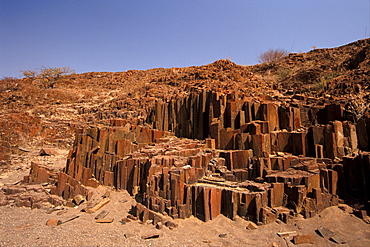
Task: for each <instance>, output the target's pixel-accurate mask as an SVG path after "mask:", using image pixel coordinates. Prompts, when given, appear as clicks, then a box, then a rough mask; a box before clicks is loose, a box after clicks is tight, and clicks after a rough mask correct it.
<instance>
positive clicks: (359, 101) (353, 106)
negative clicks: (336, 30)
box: [347, 89, 370, 121]
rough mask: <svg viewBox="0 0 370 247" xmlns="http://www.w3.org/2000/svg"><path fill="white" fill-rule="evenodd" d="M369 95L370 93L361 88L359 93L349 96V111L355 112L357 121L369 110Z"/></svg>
mask: <svg viewBox="0 0 370 247" xmlns="http://www.w3.org/2000/svg"><path fill="white" fill-rule="evenodd" d="M367 97H369V95H368V94H366V93H365V90H361V89H360V90H359V92H358V93H357V94H355V95H350V96H349V103H348V106H347V111H349V112H350V113H352V114H353V116H354V117H355V119H356V121H358V120H360V119H361V118H362V117H363V116H364V115H365V114H366V113H367V112H368V111H369V108H370V102H369V100H368V99H367Z"/></svg>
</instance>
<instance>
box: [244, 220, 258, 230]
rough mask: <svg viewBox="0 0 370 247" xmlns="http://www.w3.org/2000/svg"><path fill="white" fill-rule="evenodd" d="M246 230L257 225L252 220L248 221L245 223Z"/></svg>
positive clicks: (254, 228)
mask: <svg viewBox="0 0 370 247" xmlns="http://www.w3.org/2000/svg"><path fill="white" fill-rule="evenodd" d="M246 228H247V229H248V230H256V229H257V228H258V226H257V225H256V224H255V223H254V222H252V221H249V222H248V225H247V227H246Z"/></svg>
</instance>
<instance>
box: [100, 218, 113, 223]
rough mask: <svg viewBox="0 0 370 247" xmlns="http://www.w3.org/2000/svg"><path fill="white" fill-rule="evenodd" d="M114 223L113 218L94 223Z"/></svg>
mask: <svg viewBox="0 0 370 247" xmlns="http://www.w3.org/2000/svg"><path fill="white" fill-rule="evenodd" d="M113 221H114V219H113V218H101V219H97V220H96V221H95V222H96V223H112V222H113Z"/></svg>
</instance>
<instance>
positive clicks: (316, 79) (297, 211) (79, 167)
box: [0, 39, 370, 246]
mask: <svg viewBox="0 0 370 247" xmlns="http://www.w3.org/2000/svg"><path fill="white" fill-rule="evenodd" d="M369 70H370V39H366V40H359V41H357V42H354V43H351V44H348V45H344V46H342V47H338V48H332V49H314V50H312V51H310V52H308V53H302V54H289V55H287V56H285V57H283V58H282V59H280V60H277V61H274V62H268V63H263V64H258V65H254V66H242V65H237V64H235V63H233V62H231V61H229V60H218V61H215V62H214V63H211V64H209V65H204V66H194V67H187V68H170V69H163V68H157V69H150V70H146V71H126V72H116V73H111V72H90V73H84V74H70V75H65V76H62V77H60V78H52V80H55V81H53V85H52V87H51V86H50V83H49V79H50V78H49V79H48V80H47V81H45V80H43V79H42V78H39V77H33V78H23V79H16V78H4V79H3V80H1V81H0V102H1V103H0V104H1V105H2V107H1V108H0V215H1V216H0V229H1V231H0V246H149V245H151V246H294V245H295V244H297V245H299V246H337V245H341V246H370V224H369V223H370V220H369V218H368V216H367V215H369V214H370V211H369V209H370V208H369V198H370V194H369V192H368V191H369V183H370V179H369V176H370V170H367V169H369V168H370V161H369V158H368V157H369V151H370V146H369V140H370V139H369V138H370V121H369V119H370V112H369V105H370V88H369V86H370V71H369ZM212 97H213V98H212ZM239 102H243V104H244V105H243V106H239ZM244 102H252V104H254V105H252V106H248V107H250V108H249V109H251V110H250V111H251V112H252V113H253V114H252V115H253V117H252V116H248V114H247V105H248V104H247V103H244ZM256 102H257V103H256ZM216 103H217V104H219V105H217V104H216ZM257 105H258V107H259V108H258V109H257ZM272 105H274V106H272ZM217 107H219V108H217ZM167 109H168V110H167ZM198 109H203V110H198ZM207 109H211V110H207ZM286 109H287V110H286ZM294 109H298V110H294ZM218 110H219V113H218ZM285 110H286V111H285ZM297 111H298V113H297ZM320 111H321V112H320ZM234 113H235V114H234ZM241 113H243V115H242V114H241ZM244 113H245V115H244ZM275 113H276V114H275ZM294 114H296V115H294ZM297 114H298V115H299V117H297ZM315 114H316V115H315ZM285 116H286V117H285ZM248 117H250V121H247V118H248ZM290 119H291V120H290ZM297 119H298V120H297ZM184 126H185V127H184ZM274 126H275V127H274ZM320 128H322V129H320ZM305 131H306V132H305ZM320 131H321V132H320ZM133 133H134V134H133ZM148 133H149V134H148ZM230 133H231V134H230ZM302 133H303V134H302ZM310 133H313V134H312V137H311V134H310ZM328 133H329V134H328ZM290 134H291V135H292V137H290ZM306 134H307V137H306ZM288 135H289V136H288ZM117 136H118V137H117ZM175 136H176V137H175ZM275 136H276V139H274V138H275ZM301 136H302V137H301ZM257 137H258V138H260V137H261V138H262V141H261V140H260V139H258V138H257ZM104 138H106V139H104ZM187 138H189V139H187ZM228 138H229V139H230V141H225V140H226V139H227V140H229V139H228ZM243 138H244V139H243ZM265 138H267V139H265ZM284 138H286V140H285V141H286V143H285V141H284ZM289 138H291V139H289ZM299 138H302V139H299ZM298 139H299V141H297V140H298ZM329 139H330V141H329ZM266 140H268V141H266ZM273 140H274V141H275V142H273ZM279 140H280V141H279ZM282 140H283V141H284V143H285V144H282V143H281V142H283V141H282ZM301 140H302V142H301ZM289 143H290V144H289ZM292 143H294V144H292ZM297 143H299V145H298V144H297ZM302 143H303V144H302ZM310 143H312V147H311V146H310ZM194 150H196V152H195V151H194ZM248 150H249V151H248ZM242 151H245V153H244V152H243V153H242ZM247 151H248V152H247ZM234 153H235V155H236V156H233V155H234ZM240 153H242V155H241V156H238V155H239V154H240ZM230 157H233V158H230ZM307 157H308V159H306V158H307ZM142 159H147V160H148V161H146V162H147V163H145V164H150V167H151V168H153V169H154V170H153V172H151V171H152V170H149V168H148V170H145V169H146V168H145V165H144V166H142V164H141V163H140V164H139V163H138V164H136V163H135V167H136V165H137V166H138V167H139V168H138V169H139V172H138V173H139V175H137V177H138V178H137V179H138V181H136V180H135V178H136V177H135V176H136V175H135V174H136V172H137V170H135V169H133V170H132V174H134V175H131V176H133V177H128V178H127V181H126V180H125V178H124V177H123V175H122V174H124V172H123V171H126V170H120V169H129V162H130V160H133V162H136V161H137V160H142ZM159 160H160V161H159ZM286 160H289V162H290V160H296V161H292V162H291V163H289V164H287V163H286ZM99 162H100V163H99ZM120 162H121V163H120ZM242 162H244V163H246V164H248V165H245V166H243V167H242V165H239V164H240V163H242ZM263 162H265V163H263ZM351 162H352V163H351ZM169 164H170V165H169ZM203 164H205V165H203ZM354 166H356V167H357V168H356V169H355V168H347V167H354ZM31 167H32V170H31ZM40 167H41V168H40ZM121 167H122V168H121ZM256 167H261V168H256ZM167 168H168V171H167V170H166V169H167ZM190 168H191V169H193V170H194V171H195V173H196V174H195V175H194V176H197V177H196V179H195V180H194V179H193V180H194V181H190V180H192V178H191V176H192V175H189V177H187V178H185V179H184V181H183V180H182V179H183V178H182V176H183V175H182V174H183V172H184V171H185V172H186V171H187V169H190ZM347 169H348V170H347ZM352 169H353V170H352ZM193 170H191V171H193ZM241 170H243V171H241ZM38 171H40V172H38ZM286 171H294V172H295V173H294V174H298V175H292V173H290V174H289V175H286V174H285V173H284V172H286ZM166 172H168V174H167V173H166ZM197 172H198V173H199V172H200V173H199V174H198V173H197ZM243 172H244V173H243ZM146 173H147V177H144V175H143V174H146ZM308 173H309V175H307V174H308ZM45 174H47V175H45ZM61 174H66V175H65V176H66V177H67V182H66V181H64V180H61V178H63V175H61ZM86 174H88V175H86ZM197 174H198V175H199V176H198V175H197ZM240 174H241V175H240ZM245 174H247V175H245ZM333 174H334V175H333ZM150 175H152V177H149V176H150ZM45 176H46V177H45ZM127 176H128V175H127ZM166 176H169V178H168V179H169V180H168V187H166V186H167V185H165V182H163V181H164V180H163V179H164V178H166ZM245 176H247V177H245ZM284 176H285V177H284ZM326 176H328V177H329V176H330V178H326ZM246 178H248V179H246ZM130 179H133V180H135V181H136V182H135V181H132V180H130ZM156 179H158V180H156ZM274 179H275V180H274ZM284 179H285V180H284ZM295 179H298V180H299V181H301V180H300V179H302V181H301V182H299V184H294V183H295V182H294V181H295ZM309 179H312V182H311V180H309ZM247 180H248V181H252V182H251V183H250V184H248V185H245V187H243V182H245V181H247ZM288 180H289V181H288ZM308 180H309V181H310V182H307V181H308ZM176 181H180V182H176ZM64 183H65V184H67V185H65V184H64ZM177 183H178V184H177ZM205 184H206V185H205ZM236 184H237V185H236ZM280 185H281V186H283V187H282V188H283V192H282V193H280V192H278V189H276V188H280V187H279V186H280ZM222 186H224V187H222ZM233 186H234V187H233ZM269 186H271V187H269ZM284 186H285V187H284ZM305 186H306V187H305ZM221 187H222V189H220V188H221ZM303 187H305V188H304V189H303ZM166 188H167V191H166ZM179 188H181V189H179ZM184 188H185V189H184ZM194 188H195V189H194ZM204 188H206V189H209V188H210V189H209V190H210V191H211V192H209V193H210V194H209V198H210V199H209V200H210V201H209V204H208V203H207V202H205V200H206V199H208V197H207V196H206V195H205V194H206V192H204V191H207V190H206V189H204ZM228 188H233V189H232V191H233V192H232V193H234V192H235V191H242V190H243V189H244V188H247V189H246V191H247V190H248V193H250V194H253V196H254V195H256V194H260V195H262V197H261V198H262V199H261V205H262V206H261V205H259V204H258V203H257V202H256V205H255V206H253V209H250V208H248V209H246V210H247V212H244V211H243V207H244V204H246V203H247V202H245V201H243V200H244V199H242V195H241V196H240V198H241V199H240V201H238V203H236V202H235V200H234V197H233V196H232V198H233V199H231V201H232V203H231V204H230V205H229V204H228V203H226V202H225V201H224V200H225V198H226V197H224V196H223V195H224V194H222V198H221V199H217V198H216V199H214V197H213V195H214V194H212V193H216V194H215V195H218V194H217V193H218V192H213V191H217V190H223V191H226V190H229V189H228ZM240 188H242V189H240ZM296 188H298V192H296V190H295V189H296ZM187 189H188V190H187ZM203 189H204V191H203ZM300 189H302V190H304V191H303V192H302V191H301V190H300ZM178 190H179V191H180V192H178ZM183 190H185V191H187V192H184V191H183ZM198 190H199V191H198ZM76 191H78V193H77V192H76ZM107 191H108V192H109V193H108V194H109V195H108V196H107ZM173 191H175V192H173ZM190 191H192V192H191V193H193V194H192V195H193V197H191V196H190V199H189V195H188V194H187V193H189V192H190ZM194 191H195V192H194ZM200 191H201V192H200ZM230 191H231V190H230ZM246 191H243V192H241V194H242V193H245V194H247V192H246ZM198 192H199V195H204V199H202V201H201V202H196V203H195V200H192V199H194V198H195V197H197V196H198V194H196V193H198ZM84 193H85V194H84ZM166 193H167V194H166ZM177 193H178V194H177ZM201 193H203V194H201ZM207 193H208V192H207ZM222 193H224V192H222ZM230 193H231V192H230ZM235 193H236V192H235ZM235 193H234V194H235ZM238 193H239V192H238ZM290 193H291V194H290ZM77 194H79V195H80V194H82V195H83V196H85V198H84V199H85V201H84V202H82V203H81V204H79V203H76V200H74V201H73V200H72V199H73V198H74V196H76V195H77ZM243 195H244V194H243ZM287 195H289V198H290V197H292V198H293V197H294V200H293V199H292V201H289V200H290V199H288V201H287V202H285V201H284V200H285V199H284V198H286V196H287ZM296 195H298V196H297V198H295V196H296ZM301 195H303V197H302V198H301V197H300V196H301ZM103 196H104V197H105V198H109V200H110V201H109V203H107V204H106V205H104V206H103V207H101V208H99V209H97V210H96V211H94V212H92V213H86V212H82V211H81V210H83V209H91V207H93V205H96V204H97V203H99V202H102V201H104V199H103ZM321 196H323V197H324V198H326V197H325V196H327V197H328V198H329V197H330V199H327V201H325V200H326V199H323V204H320V203H319V200H321V199H320V198H321ZM216 197H217V196H216ZM219 197H221V196H219ZM257 198H258V197H257ZM276 198H281V200H280V199H276ZM86 199H87V201H86ZM188 199H189V200H188ZM212 200H216V202H217V203H215V202H214V201H212ZM217 200H218V201H217ZM238 200H239V199H238ZM256 200H257V199H256ZM298 202H302V203H304V204H302V205H301V206H300V207H299V206H298ZM138 203H139V206H138ZM163 203H168V204H165V205H166V206H163V208H164V209H163V210H162V209H160V208H161V207H162V204H163ZM310 203H312V205H311V204H310ZM141 204H143V205H144V206H145V207H147V209H145V210H144V211H140V207H141V206H140V205H141ZM215 204H220V206H219V207H218V206H215ZM221 204H222V205H221ZM163 205H164V204H163ZM193 205H196V206H193ZM199 205H202V206H199ZM309 205H311V206H312V207H311V206H309ZM318 206H320V208H317V207H318ZM199 207H201V209H199ZM236 207H237V208H236ZM310 207H311V208H310ZM215 208H216V209H215ZM283 208H284V209H283ZM286 208H287V209H286ZM102 210H105V211H107V212H108V215H107V216H105V217H102V219H111V220H113V221H112V222H105V223H98V222H96V219H94V218H95V217H96V216H97V215H98V214H99V213H100V212H101V211H102ZM133 210H134V211H135V210H138V213H137V214H138V215H136V216H137V217H135V213H133V212H132V211H133ZM148 210H149V211H148ZM182 210H183V211H182ZM189 210H190V211H189ZM207 210H208V211H207ZM230 210H231V211H230ZM248 210H250V211H248ZM164 211H165V212H164ZM252 211H253V213H251V212H252ZM147 212H149V213H148V214H153V212H156V213H161V215H162V214H163V219H162V221H160V222H159V223H156V224H154V223H155V222H154V221H155V219H156V218H155V216H154V219H153V216H148V217H149V218H146V216H145V214H146V213H147ZM207 212H210V215H208V213H207ZM255 212H257V213H255ZM143 214H144V216H143ZM366 214H367V215H366ZM154 215H156V214H154ZM77 216H78V217H77ZM170 216H172V217H170ZM73 217H76V218H73ZM151 217H152V218H151ZM161 217H162V216H161ZM50 219H54V220H60V221H61V222H62V224H59V225H57V224H55V225H46V223H47V222H48V220H50ZM68 219H71V220H70V221H66V220H68ZM64 221H66V222H64ZM167 222H169V223H167ZM162 223H163V225H162ZM166 224H168V225H166ZM320 227H324V229H329V230H330V231H332V232H333V233H332V234H334V235H332V234H329V235H330V236H329V237H328V236H321V234H320V230H318V229H320ZM157 228H159V229H157ZM253 228H256V229H253ZM321 229H322V228H321ZM278 233H285V234H286V235H283V236H279V234H278ZM284 236H285V237H284ZM295 236H303V237H302V239H303V240H301V241H302V243H301V244H300V243H299V238H297V237H296V239H295V240H294V237H295ZM342 240H343V241H342Z"/></svg>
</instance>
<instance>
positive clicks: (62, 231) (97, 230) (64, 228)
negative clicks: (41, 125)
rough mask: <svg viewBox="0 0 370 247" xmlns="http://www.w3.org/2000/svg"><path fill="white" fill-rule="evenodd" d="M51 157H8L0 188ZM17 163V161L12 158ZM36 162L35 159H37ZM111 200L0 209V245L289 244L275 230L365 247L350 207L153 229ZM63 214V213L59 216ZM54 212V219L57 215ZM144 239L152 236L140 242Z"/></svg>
mask: <svg viewBox="0 0 370 247" xmlns="http://www.w3.org/2000/svg"><path fill="white" fill-rule="evenodd" d="M58 151H59V153H60V155H59V156H56V157H39V156H37V152H33V153H29V154H27V155H28V159H26V158H24V157H23V158H19V157H18V158H17V157H14V159H15V161H14V162H13V164H12V167H11V168H10V169H8V170H7V171H3V172H2V174H0V187H2V186H6V185H10V184H14V183H16V182H17V181H19V180H20V179H21V178H22V177H23V176H24V175H27V174H28V172H29V165H30V160H37V159H39V162H42V163H49V165H54V166H56V167H63V164H64V159H65V155H66V154H67V152H66V150H64V151H63V150H58ZM17 159H18V160H17ZM40 159H41V161H40ZM107 190H111V188H107V187H103V186H99V187H98V188H97V189H96V190H95V192H94V197H93V200H95V201H99V200H101V195H103V194H104V193H105V192H106V191H107ZM110 199H111V201H110V202H109V203H108V204H107V205H106V206H104V207H103V208H102V209H100V210H99V211H97V212H96V213H94V214H87V213H83V212H81V209H83V208H85V207H86V203H84V204H81V205H80V206H79V207H78V208H70V207H64V210H57V211H54V212H52V213H50V212H49V213H48V211H47V209H46V208H45V209H43V208H42V209H30V208H25V207H10V206H3V207H0V246H266V247H267V246H294V244H293V242H292V241H291V240H292V237H289V238H287V239H286V240H285V239H283V238H281V237H279V236H278V235H277V233H278V232H286V231H296V232H297V234H311V235H312V236H314V244H299V245H297V246H302V247H304V246H370V224H366V223H365V222H364V221H363V220H361V219H359V218H357V217H355V216H354V215H353V214H350V213H349V212H350V208H349V207H346V210H342V209H340V208H338V207H331V208H328V209H326V210H324V211H323V212H321V213H320V214H319V215H318V216H316V217H314V218H311V219H301V218H297V219H294V220H292V221H291V222H289V223H288V224H284V223H282V222H280V223H279V222H276V223H273V224H269V225H263V226H259V227H258V229H256V230H248V229H246V226H247V224H248V222H247V221H245V220H243V219H240V218H239V219H237V220H235V221H232V220H230V219H228V218H226V217H224V216H222V215H220V216H218V217H217V218H216V219H215V220H213V221H210V222H202V221H200V220H198V219H197V218H194V217H191V218H189V219H185V220H174V221H175V222H176V223H177V224H178V227H177V228H174V229H172V230H170V229H169V228H167V227H163V228H162V229H161V230H158V229H156V228H155V226H153V225H152V224H150V223H144V224H143V223H141V222H139V221H131V222H128V223H126V224H122V223H121V222H120V220H121V219H122V218H125V217H126V216H127V215H128V212H129V210H130V208H131V206H132V205H134V204H135V200H134V199H133V198H132V197H130V195H129V194H128V193H127V192H126V191H111V193H110ZM102 210H106V211H108V212H109V214H108V215H107V216H106V218H113V219H114V221H113V222H112V223H96V222H95V219H94V217H95V216H96V215H97V214H99V213H100V212H101V211H102ZM60 212H63V214H60ZM58 214H60V215H58ZM75 215H79V217H78V218H76V219H74V220H72V221H69V222H66V223H64V224H61V225H59V226H47V225H46V222H47V220H49V219H59V220H62V221H63V220H66V219H68V218H71V217H72V216H75ZM320 226H324V227H326V228H328V229H330V230H331V231H333V232H334V233H336V234H337V235H338V236H339V237H341V238H342V239H344V240H345V241H346V244H336V243H334V242H332V241H330V240H328V239H325V238H323V237H321V236H320V235H319V234H317V233H316V232H315V230H316V229H317V228H318V227H320ZM147 235H158V236H159V237H158V238H153V239H147V240H145V239H143V238H142V237H144V236H147Z"/></svg>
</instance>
